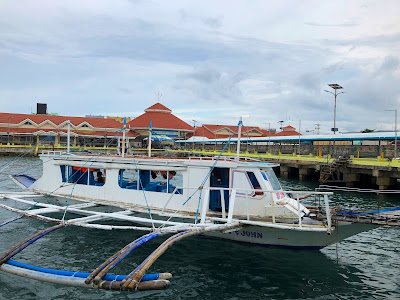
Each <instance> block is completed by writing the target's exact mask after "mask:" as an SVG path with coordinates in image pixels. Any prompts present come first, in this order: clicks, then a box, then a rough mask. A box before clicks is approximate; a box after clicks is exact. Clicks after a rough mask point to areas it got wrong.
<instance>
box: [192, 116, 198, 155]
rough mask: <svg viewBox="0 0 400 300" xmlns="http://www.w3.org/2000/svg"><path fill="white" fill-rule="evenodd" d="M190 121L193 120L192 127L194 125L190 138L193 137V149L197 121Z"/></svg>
mask: <svg viewBox="0 0 400 300" xmlns="http://www.w3.org/2000/svg"><path fill="white" fill-rule="evenodd" d="M192 122H193V127H194V133H193V136H192V138H193V147H192V148H193V151H194V136H195V134H196V123H197V121H196V120H192Z"/></svg>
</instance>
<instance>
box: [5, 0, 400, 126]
mask: <svg viewBox="0 0 400 300" xmlns="http://www.w3.org/2000/svg"><path fill="white" fill-rule="evenodd" d="M399 62H400V1H398V0H393V1H386V0H377V1H370V0H360V1H356V0H354V1H352V0H344V1H337V0H336V1H323V0H316V1H294V0H288V1H283V0H280V1H266V0H264V1H249V0H246V1H231V0H229V1H216V0H214V1H207V0H201V1H171V0H169V1H144V0H143V1H141V0H131V1H128V0H107V1H102V0H92V1H89V0H79V1H73V0H68V1H54V0H47V1H39V0H37V1H33V0H28V1H21V0H20V1H15V0H9V1H7V0H1V1H0V111H1V112H13V113H31V112H35V110H36V102H43V103H47V104H48V110H49V112H56V113H58V114H60V115H73V116H84V115H87V114H101V115H114V116H115V115H116V116H130V117H135V116H138V115H140V114H142V113H143V110H144V109H145V108H147V107H148V106H150V105H152V104H154V103H155V102H157V97H156V93H158V92H159V93H161V94H162V96H161V103H163V104H164V105H166V106H167V107H169V108H171V109H172V110H173V113H174V114H175V115H177V116H178V117H180V118H182V119H183V120H185V121H186V122H188V123H190V124H192V125H193V121H192V120H196V121H198V122H199V123H211V124H236V123H237V121H238V119H239V116H241V115H242V116H245V117H244V119H243V122H244V124H245V125H254V126H260V127H263V128H268V126H269V125H268V124H267V123H268V122H269V123H270V126H271V128H277V127H279V125H278V123H277V122H278V121H280V120H284V121H285V123H284V124H285V125H288V124H291V125H292V126H294V127H296V128H298V124H299V121H298V120H301V132H304V133H305V131H306V130H313V129H314V128H315V124H317V123H319V124H320V126H321V133H328V132H329V130H330V128H331V127H333V110H334V96H333V95H331V94H329V93H326V92H324V90H325V89H329V87H328V86H327V84H329V83H337V84H340V85H341V86H343V87H344V90H343V91H345V93H344V94H340V95H339V96H338V98H337V117H336V123H337V127H338V128H339V131H360V130H362V129H364V128H371V129H377V130H390V129H394V112H387V111H385V110H390V109H395V108H399V109H400V106H399V101H400V64H399ZM399 114H400V111H399ZM399 117H400V115H399Z"/></svg>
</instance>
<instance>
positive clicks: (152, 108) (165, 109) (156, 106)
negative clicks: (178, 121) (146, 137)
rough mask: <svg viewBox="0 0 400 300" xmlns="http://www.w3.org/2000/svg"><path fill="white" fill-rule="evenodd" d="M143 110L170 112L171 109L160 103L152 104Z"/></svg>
mask: <svg viewBox="0 0 400 300" xmlns="http://www.w3.org/2000/svg"><path fill="white" fill-rule="evenodd" d="M144 111H145V112H148V111H163V112H172V110H170V109H169V108H168V107H166V106H164V105H162V104H161V103H156V104H153V105H152V106H150V107H148V108H146V109H145V110H144Z"/></svg>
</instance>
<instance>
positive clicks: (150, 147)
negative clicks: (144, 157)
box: [149, 121, 151, 157]
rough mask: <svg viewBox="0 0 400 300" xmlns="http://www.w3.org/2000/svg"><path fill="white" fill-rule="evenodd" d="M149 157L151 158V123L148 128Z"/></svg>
mask: <svg viewBox="0 0 400 300" xmlns="http://www.w3.org/2000/svg"><path fill="white" fill-rule="evenodd" d="M149 157H151V121H150V126H149Z"/></svg>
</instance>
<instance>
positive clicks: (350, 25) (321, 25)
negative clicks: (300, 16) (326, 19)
mask: <svg viewBox="0 0 400 300" xmlns="http://www.w3.org/2000/svg"><path fill="white" fill-rule="evenodd" d="M304 24H305V25H309V26H318V27H353V26H358V25H359V24H356V23H351V22H349V23H341V24H323V23H313V22H305V23H304Z"/></svg>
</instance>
